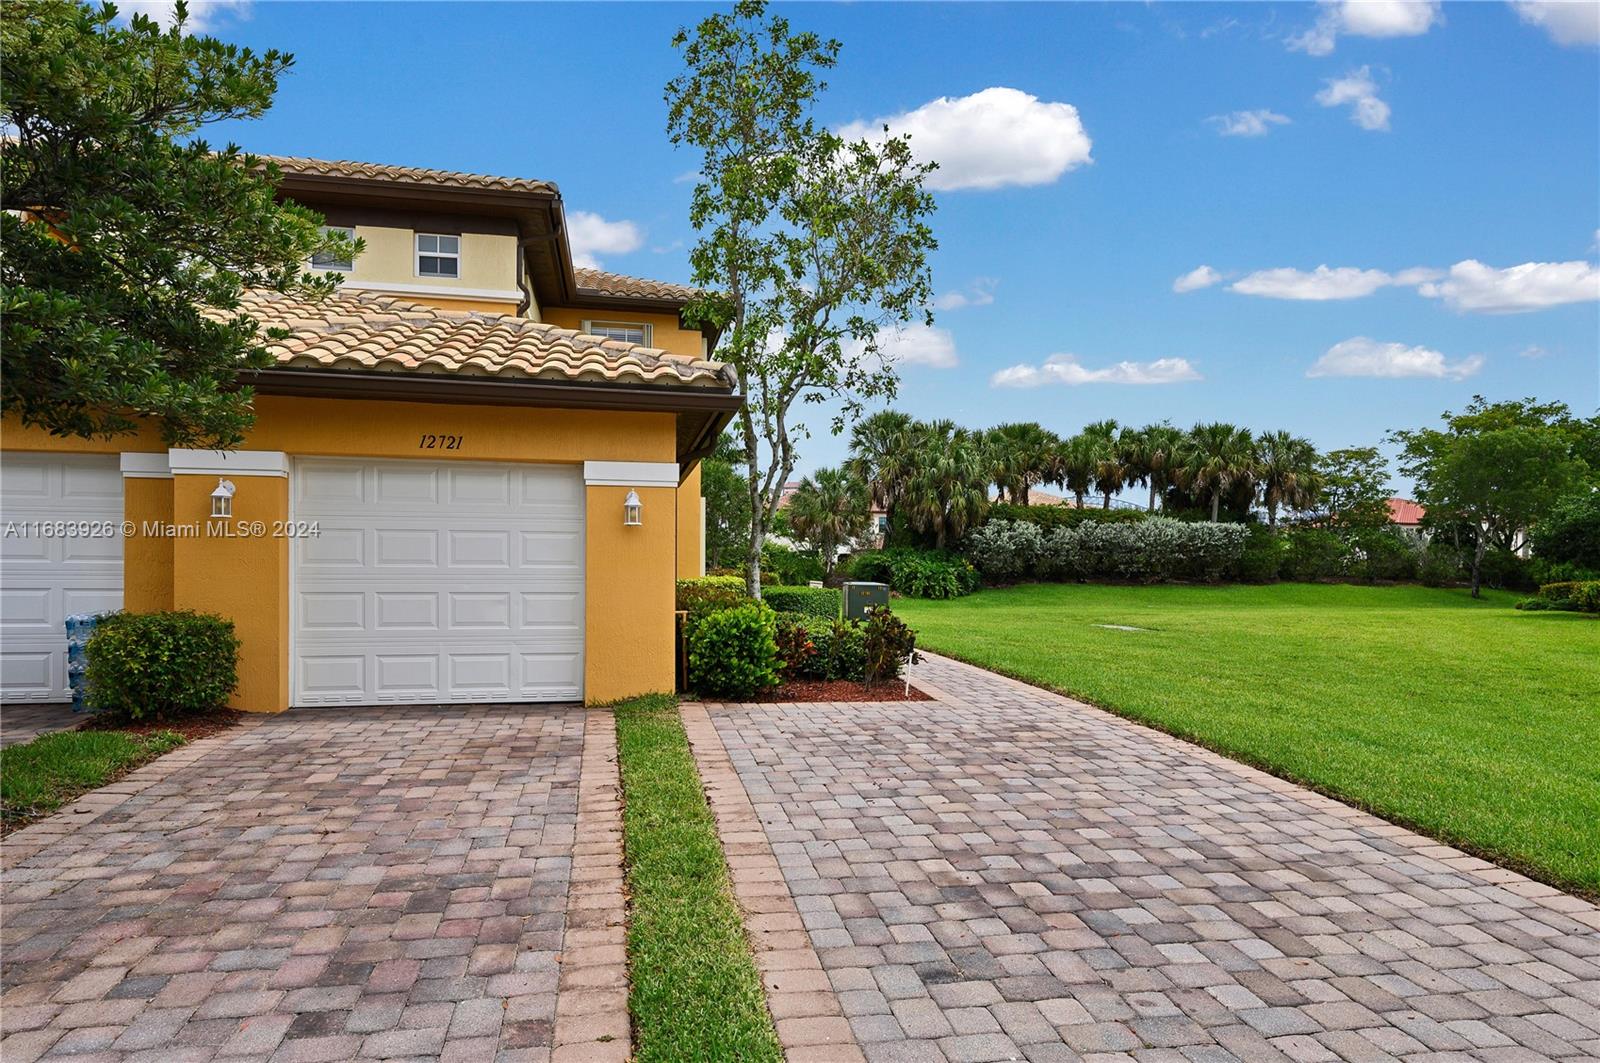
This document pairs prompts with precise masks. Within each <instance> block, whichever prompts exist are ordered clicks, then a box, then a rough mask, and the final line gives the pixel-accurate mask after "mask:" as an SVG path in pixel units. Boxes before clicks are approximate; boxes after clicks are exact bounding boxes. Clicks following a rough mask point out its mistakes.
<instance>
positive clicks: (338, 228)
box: [311, 225, 356, 273]
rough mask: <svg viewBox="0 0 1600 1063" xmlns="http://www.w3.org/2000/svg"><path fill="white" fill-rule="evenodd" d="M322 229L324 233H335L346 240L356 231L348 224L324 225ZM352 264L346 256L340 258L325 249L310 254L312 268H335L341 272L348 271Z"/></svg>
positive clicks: (351, 237)
mask: <svg viewBox="0 0 1600 1063" xmlns="http://www.w3.org/2000/svg"><path fill="white" fill-rule="evenodd" d="M322 231H323V232H324V233H337V234H339V235H341V236H343V237H344V238H345V239H347V240H354V239H355V238H356V231H355V230H354V229H352V228H350V227H349V226H348V225H324V226H323V227H322ZM354 265H355V264H354V263H353V262H351V261H350V260H349V259H348V258H340V257H339V256H338V255H336V254H331V253H329V252H327V251H318V252H317V253H316V254H314V255H312V256H311V268H312V269H336V270H339V271H340V272H341V273H349V272H350V270H351V269H352V268H353V267H354Z"/></svg>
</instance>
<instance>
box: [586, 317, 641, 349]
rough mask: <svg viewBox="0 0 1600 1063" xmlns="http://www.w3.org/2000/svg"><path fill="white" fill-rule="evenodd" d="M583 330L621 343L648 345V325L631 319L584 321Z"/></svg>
mask: <svg viewBox="0 0 1600 1063" xmlns="http://www.w3.org/2000/svg"><path fill="white" fill-rule="evenodd" d="M583 331H585V332H587V333H588V334H589V335H591V336H602V337H604V338H606V339H608V340H621V341H622V342H623V343H637V344H639V345H640V346H641V347H648V346H650V326H649V325H645V324H640V323H638V322H632V321H585V322H584V323H583Z"/></svg>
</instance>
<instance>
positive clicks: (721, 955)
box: [616, 695, 783, 1063]
mask: <svg viewBox="0 0 1600 1063" xmlns="http://www.w3.org/2000/svg"><path fill="white" fill-rule="evenodd" d="M616 711H617V754H618V759H619V761H620V762H621V769H622V793H623V801H624V805H623V819H622V830H623V852H624V857H625V859H626V862H627V880H628V972H629V977H630V979H631V981H632V983H633V988H632V991H631V993H630V994H629V997H628V1005H629V1010H630V1011H632V1013H633V1029H634V1046H633V1047H634V1059H636V1060H638V1061H639V1063H654V1061H668V1060H683V1059H738V1060H749V1061H752V1063H761V1061H768V1060H770V1061H773V1063H776V1061H778V1060H781V1059H782V1058H783V1053H782V1052H781V1051H780V1049H779V1047H778V1037H777V1034H776V1033H775V1032H774V1030H773V1028H772V1019H771V1017H770V1016H769V1015H768V1014H767V1003H766V997H765V996H764V994H763V992H762V989H761V978H760V975H759V974H758V972H757V971H756V965H755V961H754V960H753V959H752V958H751V955H750V946H749V944H748V942H746V940H745V936H744V922H743V920H742V919H741V917H740V915H739V909H738V907H737V906H736V905H735V904H734V900H733V889H732V885H731V884H730V882H729V880H728V868H727V864H726V863H724V861H723V858H722V844H721V843H720V842H719V841H718V840H717V828H716V821H715V820H714V819H713V818H712V815H711V809H710V808H709V807H708V806H707V805H706V797H705V791H704V790H703V789H702V788H701V785H700V776H699V773H698V772H696V771H695V766H694V754H693V753H692V752H691V751H690V749H689V741H688V739H687V738H686V737H685V735H684V733H683V724H682V723H681V722H680V721H679V719H678V710H677V702H676V701H675V700H674V699H673V698H671V697H669V696H667V695H652V696H649V697H643V698H636V699H634V700H633V701H628V702H624V703H622V704H621V705H618V706H617V710H616Z"/></svg>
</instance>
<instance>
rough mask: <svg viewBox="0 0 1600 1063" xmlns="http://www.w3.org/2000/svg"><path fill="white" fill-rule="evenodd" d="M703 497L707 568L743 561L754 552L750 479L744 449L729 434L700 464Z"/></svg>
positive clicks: (725, 434) (718, 442) (719, 441)
mask: <svg viewBox="0 0 1600 1063" xmlns="http://www.w3.org/2000/svg"><path fill="white" fill-rule="evenodd" d="M700 495H701V497H703V498H704V499H705V500H706V544H705V545H706V567H707V568H708V569H714V568H722V567H723V566H724V565H725V564H727V563H728V562H730V561H733V560H735V559H737V560H738V561H741V562H742V561H743V560H744V556H745V553H746V551H748V550H749V549H750V480H749V477H748V476H747V475H746V470H745V464H744V448H743V447H741V446H740V445H739V442H738V440H736V439H734V437H733V436H732V435H730V434H729V433H727V432H724V433H723V434H722V437H721V438H720V439H718V440H717V449H716V450H714V451H712V452H711V456H710V457H708V458H706V459H705V460H703V461H702V462H701V463H700Z"/></svg>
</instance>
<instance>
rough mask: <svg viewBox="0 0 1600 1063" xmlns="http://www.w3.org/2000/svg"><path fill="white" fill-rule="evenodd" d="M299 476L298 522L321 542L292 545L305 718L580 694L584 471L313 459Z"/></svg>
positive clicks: (305, 463) (299, 690) (298, 696)
mask: <svg viewBox="0 0 1600 1063" xmlns="http://www.w3.org/2000/svg"><path fill="white" fill-rule="evenodd" d="M325 465H326V467H325ZM330 468H331V474H330ZM356 469H359V470H361V475H360V477H359V479H360V484H359V485H358V484H357V483H356V482H355V481H356V478H355V475H354V473H355V470H356ZM302 473H303V474H304V478H305V480H306V482H307V483H309V484H311V485H312V486H311V487H310V488H307V489H304V490H302V489H299V488H297V489H296V491H295V497H296V499H297V505H296V512H295V519H296V520H299V521H308V522H316V523H317V524H318V525H319V530H320V532H321V536H320V538H311V539H305V540H298V541H297V542H296V549H297V551H298V553H297V555H296V563H295V573H294V578H295V587H296V597H295V601H296V606H297V614H296V620H295V625H296V628H295V653H296V657H297V660H298V662H299V663H298V664H297V667H296V670H295V674H296V677H297V683H296V694H295V697H296V702H297V703H298V704H303V705H316V704H384V703H395V702H423V703H432V702H486V701H507V700H513V701H520V700H567V699H574V698H578V697H581V696H582V673H583V629H584V624H583V582H584V581H583V563H584V557H583V521H584V506H583V504H582V503H583V498H584V491H583V482H582V478H581V476H580V475H579V472H578V470H577V469H576V468H575V467H570V466H569V467H559V466H513V465H472V464H461V465H456V464H452V463H434V462H403V461H376V462H371V463H367V464H364V465H359V466H353V465H352V463H349V462H329V463H323V462H321V461H316V460H309V459H308V460H305V461H303V462H300V463H297V466H296V473H295V475H296V477H297V478H298V477H300V476H301V475H302ZM358 500H362V501H358ZM358 543H359V544H360V545H357V544H358ZM358 598H359V603H360V604H359V606H358V605H357V599H358Z"/></svg>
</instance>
